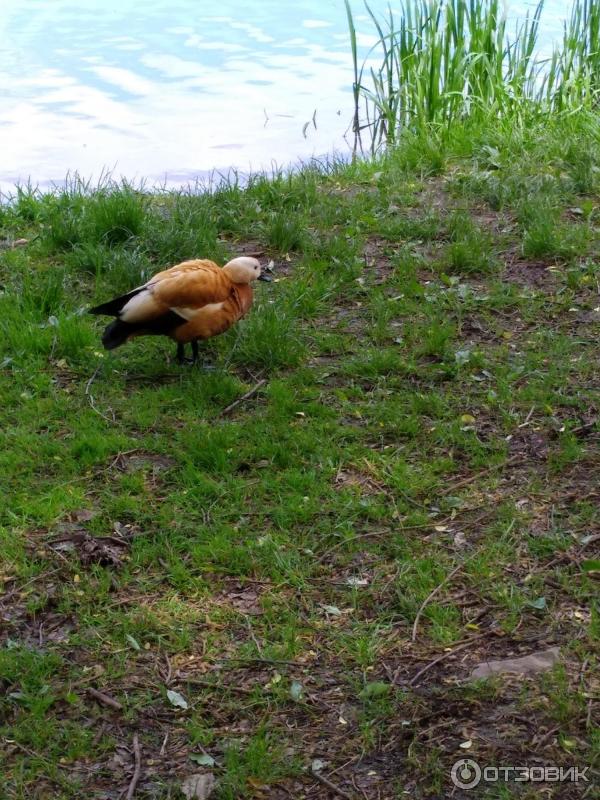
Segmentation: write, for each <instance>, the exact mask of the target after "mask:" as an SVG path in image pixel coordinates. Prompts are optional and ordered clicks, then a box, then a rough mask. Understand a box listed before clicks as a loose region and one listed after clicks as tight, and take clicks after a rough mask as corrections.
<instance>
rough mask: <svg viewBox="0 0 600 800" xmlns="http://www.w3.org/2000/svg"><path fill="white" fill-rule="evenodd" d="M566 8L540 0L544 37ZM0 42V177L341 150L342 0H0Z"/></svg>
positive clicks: (346, 121) (150, 171)
mask: <svg viewBox="0 0 600 800" xmlns="http://www.w3.org/2000/svg"><path fill="white" fill-rule="evenodd" d="M387 4H388V2H387V0H371V3H370V5H371V7H372V8H373V9H374V10H381V11H385V9H386V8H387ZM528 5H529V4H523V3H513V9H512V10H513V11H514V12H515V13H517V14H518V13H520V12H522V11H524V10H525V9H526V8H527V7H528ZM353 6H354V8H355V10H356V12H357V27H358V29H359V32H360V31H362V33H360V34H359V44H360V46H361V48H362V52H363V53H366V52H367V50H368V47H369V46H370V44H371V43H372V42H373V41H374V39H373V37H372V35H371V25H370V23H369V22H368V21H367V19H366V17H365V16H364V14H363V15H361V14H360V13H358V12H359V10H360V2H359V1H358V0H356V2H354V3H353ZM564 14H565V5H564V4H563V3H562V2H560V0H551V2H550V3H549V4H548V5H547V8H546V11H545V14H544V19H545V22H546V24H548V23H550V29H549V31H550V32H549V33H548V35H551V33H552V32H553V30H552V24H553V23H556V22H557V21H558V19H559V18H562V17H563V16H564ZM0 43H1V44H0V88H1V90H2V98H3V99H2V104H1V106H0V186H1V187H3V188H4V189H7V187H12V186H14V185H15V184H16V183H18V182H25V181H27V180H29V179H31V181H32V182H33V183H34V184H38V185H41V186H44V185H48V184H51V183H53V182H61V181H63V180H64V178H65V175H66V174H67V173H68V172H74V171H76V172H78V173H79V174H80V175H82V176H85V177H87V178H92V180H97V179H98V178H99V176H100V175H101V174H102V172H103V171H106V170H109V171H111V172H112V174H113V175H114V176H116V177H118V176H125V177H127V178H129V179H132V180H142V179H143V180H146V181H147V182H149V183H150V184H153V183H166V184H178V183H187V182H189V181H193V180H194V179H195V178H196V177H201V178H202V177H205V176H206V175H207V174H209V173H211V172H212V171H214V170H217V171H226V170H228V169H229V168H230V167H235V168H238V169H240V170H241V171H244V172H247V171H249V170H258V169H264V168H267V169H268V168H269V167H270V166H272V165H273V164H274V163H275V164H277V165H280V166H285V165H288V164H290V163H295V162H297V161H298V160H300V159H304V160H305V159H308V158H310V157H313V156H317V157H320V156H324V155H328V154H331V153H333V152H334V151H337V152H342V153H347V152H348V151H349V146H350V143H351V135H350V134H349V132H348V127H349V125H350V121H351V116H352V95H351V84H352V62H351V57H350V51H349V46H348V33H347V26H346V15H345V10H344V4H343V0H295V2H293V3H283V2H281V0H220V2H218V3H214V2H213V3H208V2H202V0H145V1H144V2H143V3H142V2H140V1H139V0H1V12H0ZM346 134H348V135H347V136H346Z"/></svg>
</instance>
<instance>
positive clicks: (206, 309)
mask: <svg viewBox="0 0 600 800" xmlns="http://www.w3.org/2000/svg"><path fill="white" fill-rule="evenodd" d="M224 305H225V303H224V302H223V303H207V304H206V305H205V306H200V308H185V307H184V306H177V307H173V308H171V311H174V312H175V313H176V314H179V316H180V317H183V318H184V319H187V321H188V322H189V321H190V320H191V319H193V318H194V317H195V316H197V315H198V313H199V312H200V311H201V312H202V313H203V314H213V313H215V312H217V311H220V310H221V309H222V308H223V306H224Z"/></svg>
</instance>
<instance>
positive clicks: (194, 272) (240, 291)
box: [90, 256, 270, 364]
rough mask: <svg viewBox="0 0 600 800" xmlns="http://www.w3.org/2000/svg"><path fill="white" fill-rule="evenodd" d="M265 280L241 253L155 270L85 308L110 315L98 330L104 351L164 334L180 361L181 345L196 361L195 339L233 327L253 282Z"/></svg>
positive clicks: (256, 264) (244, 308)
mask: <svg viewBox="0 0 600 800" xmlns="http://www.w3.org/2000/svg"><path fill="white" fill-rule="evenodd" d="M256 279H258V280H267V281H268V280H270V277H269V276H268V275H267V274H265V273H263V271H262V268H261V265H260V262H259V261H257V260H256V259H255V258H250V257H249V256H241V257H240V258H234V259H233V261H229V262H228V263H227V264H225V266H224V267H219V266H217V264H215V263H214V261H208V260H206V259H197V260H194V261H183V262H182V263H181V264H176V265H175V266H174V267H171V268H170V269H166V270H164V271H163V272H159V273H157V274H156V275H154V277H153V278H151V279H150V280H149V281H148V283H145V284H144V285H143V286H138V287H137V289H133V291H131V292H128V293H127V294H124V295H122V296H121V297H115V298H114V300H109V301H108V303H102V305H99V306H95V307H94V308H91V309H90V314H106V315H107V316H115V317H116V319H115V320H114V322H111V323H110V325H107V327H106V328H105V330H104V334H103V335H102V344H103V345H104V347H105V348H106V349H107V350H113V349H114V348H115V347H119V346H120V345H122V344H124V343H125V342H126V341H128V340H129V339H131V338H133V337H134V336H147V335H150V336H169V337H170V338H171V339H174V340H175V341H176V342H177V360H178V361H179V363H180V364H181V363H183V362H184V360H185V358H184V356H185V345H186V344H187V343H188V342H189V343H191V345H192V356H193V357H192V363H195V362H196V361H197V359H198V340H199V339H210V338H211V337H212V336H218V335H219V334H220V333H224V332H225V331H226V330H228V329H229V328H230V327H231V326H232V325H234V324H235V323H236V322H237V321H238V320H239V319H241V318H242V317H243V316H244V314H246V312H247V311H248V309H249V308H250V306H251V305H252V296H253V293H252V287H251V286H250V284H251V283H252V281H254V280H256Z"/></svg>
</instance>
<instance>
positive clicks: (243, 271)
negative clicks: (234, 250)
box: [223, 256, 271, 283]
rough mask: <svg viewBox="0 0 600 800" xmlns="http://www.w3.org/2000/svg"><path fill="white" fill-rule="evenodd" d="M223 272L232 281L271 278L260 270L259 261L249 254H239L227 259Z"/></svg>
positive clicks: (249, 281)
mask: <svg viewBox="0 0 600 800" xmlns="http://www.w3.org/2000/svg"><path fill="white" fill-rule="evenodd" d="M223 272H225V274H226V275H227V277H228V278H229V279H230V280H231V281H233V283H251V282H252V281H255V280H259V281H270V280H271V278H270V277H269V276H268V275H267V274H266V273H264V272H263V271H262V267H261V265H260V261H258V260H257V259H256V258H250V256H240V257H239V258H234V259H233V260H232V261H229V262H228V263H227V264H225V266H224V267H223Z"/></svg>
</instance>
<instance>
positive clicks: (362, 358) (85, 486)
mask: <svg viewBox="0 0 600 800" xmlns="http://www.w3.org/2000/svg"><path fill="white" fill-rule="evenodd" d="M573 142H576V143H577V146H571V144H570V143H573ZM565 143H569V144H568V146H565ZM599 164H600V139H599V136H598V127H597V119H596V118H595V117H594V116H593V115H590V114H589V113H588V112H586V111H585V109H581V110H580V111H579V112H578V113H577V114H571V115H564V116H561V115H554V116H553V117H552V119H551V120H550V121H548V120H545V119H544V120H539V119H536V115H535V114H534V115H533V117H532V118H531V119H529V120H527V124H523V125H519V124H517V123H510V124H509V123H508V121H506V120H504V121H503V120H501V119H500V120H497V121H495V122H494V123H493V124H492V123H489V122H488V121H486V120H485V119H475V118H473V119H471V120H465V121H464V122H463V123H461V124H455V125H453V126H452V128H451V129H450V130H449V131H448V132H447V134H445V135H444V137H440V136H438V135H437V134H436V133H435V131H429V132H422V133H418V132H413V133H412V134H407V135H406V136H404V137H402V140H401V141H400V142H399V143H398V145H397V147H395V148H393V149H392V150H390V151H389V152H388V153H387V154H386V155H382V156H379V157H377V158H375V159H374V160H373V161H371V162H359V161H357V162H355V163H352V164H341V163H332V164H329V165H324V166H323V167H322V168H317V167H307V168H306V169H304V170H303V171H301V172H300V173H298V174H295V175H283V174H282V175H280V174H275V175H271V176H269V177H268V178H267V177H265V176H255V177H254V178H253V179H252V180H251V181H250V183H249V185H248V186H247V188H246V189H244V190H242V189H241V188H240V187H239V186H238V185H236V183H235V182H232V183H229V184H224V185H221V186H217V187H213V191H211V192H207V193H199V194H194V193H192V192H185V191H184V192H172V193H163V194H156V195H146V194H144V193H142V192H140V191H137V190H136V189H135V188H134V187H131V186H128V185H115V184H112V183H110V182H109V181H105V182H104V183H103V184H102V185H101V186H100V187H98V188H92V187H89V186H85V185H83V184H81V183H80V182H78V181H71V182H69V184H68V185H66V187H65V189H64V191H63V192H62V193H57V194H55V195H43V194H41V193H39V192H36V191H34V190H32V189H31V188H27V187H24V188H22V189H21V190H19V191H18V193H17V195H16V197H15V198H14V199H13V201H12V202H9V203H5V204H4V205H3V206H2V207H1V213H0V220H1V230H0V240H1V243H2V249H1V250H0V284H1V286H2V290H1V294H0V328H1V333H2V335H1V336H0V387H1V391H2V397H3V404H2V407H1V409H0V415H1V424H0V438H1V439H2V448H1V449H0V481H1V487H0V490H1V492H2V496H3V497H5V498H10V501H9V502H6V503H5V504H3V506H2V509H1V510H0V547H1V550H0V552H2V561H1V565H0V580H2V583H3V586H4V589H5V594H4V597H3V599H2V601H0V607H1V608H2V614H3V621H4V632H3V639H2V649H1V650H0V681H1V682H2V687H3V690H4V696H3V699H2V716H1V719H2V722H1V723H0V736H1V737H2V748H0V760H1V761H2V767H1V769H2V774H3V778H4V785H3V788H2V792H3V794H2V798H3V800H4V798H5V797H6V798H7V800H17V798H18V799H19V800H21V799H23V800H24V798H27V800H30V799H31V798H35V800H38V798H39V800H43V799H45V798H53V800H54V799H56V800H74V798H79V797H81V796H83V795H86V796H90V797H98V798H100V797H108V796H112V794H114V793H115V792H117V793H118V792H121V793H123V792H126V790H127V787H128V785H129V783H130V781H131V777H132V774H133V758H132V752H131V746H132V741H133V735H134V734H136V733H137V735H138V736H139V739H140V742H141V746H142V774H141V780H140V783H139V785H138V788H137V790H136V797H140V798H144V797H147V798H150V797H152V798H161V800H162V799H163V798H164V799H165V800H166V798H178V797H183V796H184V795H183V794H182V784H183V781H184V780H185V778H186V777H188V776H189V775H192V774H194V773H198V772H207V771H212V772H213V773H214V775H215V777H216V779H217V787H216V789H215V791H214V793H213V795H212V796H214V797H215V798H217V799H220V800H224V799H225V798H244V797H248V798H249V797H274V798H275V797H280V796H293V797H305V796H311V794H312V796H325V792H326V789H325V787H324V786H323V785H322V784H320V783H318V782H317V781H316V779H315V778H314V777H313V776H312V775H311V767H312V765H313V763H314V761H315V760H318V761H320V762H323V766H322V770H323V774H324V775H327V776H328V777H329V778H330V779H331V780H332V781H333V782H334V783H335V784H337V785H338V786H339V787H340V788H341V789H342V790H343V791H345V792H346V793H347V794H350V795H351V796H356V797H358V796H360V795H361V794H362V796H367V797H380V798H396V797H402V796H404V794H406V793H408V794H410V795H411V796H414V797H417V798H434V797H440V796H446V795H447V794H449V793H450V792H451V790H452V787H451V784H450V780H449V775H450V769H451V766H452V764H453V763H454V762H455V761H456V760H457V759H458V758H460V757H461V756H463V755H464V752H465V750H464V749H461V747H460V745H461V744H462V743H463V742H465V741H466V740H470V741H471V743H472V744H471V746H470V748H469V750H468V751H467V752H468V754H469V755H470V756H472V757H474V758H476V759H477V760H478V761H479V762H480V763H481V764H482V765H483V764H486V765H501V764H512V763H519V764H520V763H526V764H533V763H534V759H542V760H543V761H544V763H548V764H557V765H564V766H568V765H574V764H577V765H579V766H581V767H583V766H585V765H586V764H591V765H592V767H593V770H594V771H595V772H593V773H592V774H593V775H595V776H597V770H598V757H599V754H600V749H599V743H600V733H599V731H598V728H597V725H596V723H595V719H596V716H597V714H596V712H597V703H598V693H597V692H598V687H597V677H596V676H597V672H598V634H599V624H598V620H599V618H600V617H599V614H600V609H599V608H598V601H597V573H596V572H594V570H593V568H592V569H589V568H588V567H589V562H590V561H591V562H593V560H594V559H597V558H598V542H597V540H596V538H595V537H596V536H597V533H598V522H597V513H596V506H597V495H596V493H597V490H596V483H595V480H594V474H595V470H596V468H597V466H598V435H599V428H598V388H599V387H598V368H597V365H598V357H599V347H598V338H597V322H598V303H599V300H598V280H599V278H600V271H599V264H598V260H597V255H596V254H597V251H598V227H597V224H598V214H597V209H598V207H599V203H600V200H599V198H600V188H599V186H598V182H597V178H596V176H597V172H598V169H597V168H598V165H599ZM22 239H25V240H27V242H26V243H23V242H21V244H17V242H18V241H19V240H22ZM241 252H254V253H257V252H258V253H260V254H261V258H262V259H263V261H269V260H272V261H273V262H274V266H273V269H274V275H275V278H276V280H275V282H273V283H272V284H269V285H266V286H265V285H260V286H259V287H257V292H256V302H255V305H254V308H253V309H252V311H251V313H250V314H249V316H248V317H247V319H246V320H244V321H243V322H242V323H240V325H238V326H237V328H236V329H234V330H232V331H230V332H228V333H227V334H225V335H224V336H222V337H219V338H218V339H215V340H213V341H212V342H209V343H207V344H206V345H205V358H206V360H207V361H210V362H212V364H213V366H214V369H213V370H211V371H208V370H203V369H191V368H190V369H186V368H181V367H178V366H176V365H175V364H174V363H173V355H174V354H173V352H172V351H173V348H172V345H171V343H170V342H167V341H155V340H150V339H148V340H141V339H140V340H136V341H134V342H132V343H130V344H128V345H127V346H125V347H124V348H122V349H120V350H117V351H115V352H114V353H105V352H104V351H102V350H101V348H100V344H99V335H100V330H101V324H100V323H99V322H98V321H97V320H95V319H94V318H93V317H91V316H88V315H86V314H85V313H84V312H85V309H86V308H87V307H89V306H91V305H92V304H94V303H96V302H100V301H101V300H103V299H106V298H107V297H109V296H111V294H113V293H114V292H116V291H120V290H123V289H126V288H128V287H130V286H134V285H138V284H139V283H140V281H142V280H144V279H145V278H146V277H147V276H149V275H150V274H152V273H153V272H154V271H156V270H158V269H160V268H162V267H164V266H166V265H168V264H170V263H173V262H174V261H176V260H178V259H181V258H186V257H189V256H193V255H196V256H197V255H203V256H210V257H214V258H216V259H218V260H220V261H223V260H224V259H226V258H228V257H230V256H233V255H236V254H239V253H241ZM259 380H265V381H266V382H265V384H264V385H262V386H261V387H260V388H259V390H258V391H257V392H256V393H255V394H254V395H253V396H252V397H250V398H249V399H248V400H246V401H244V402H242V403H240V404H239V405H238V406H237V407H236V408H235V409H234V410H233V411H232V412H231V413H230V414H227V415H223V414H222V412H223V410H224V409H225V408H226V407H227V406H228V405H229V404H231V403H232V402H233V401H235V400H236V399H240V398H241V397H242V395H244V394H245V393H246V392H247V391H249V390H250V389H251V388H252V387H254V386H255V385H256V384H257V383H258V381H259ZM461 564H462V567H461V569H460V570H459V571H457V572H454V573H453V574H452V577H450V576H451V573H452V572H453V570H455V569H456V567H457V566H458V565H461ZM586 564H587V565H588V566H585V565H586ZM592 567H593V563H592ZM436 589H437V591H435V590H436ZM434 592H435V593H434ZM417 618H418V619H417ZM415 620H417V626H416V632H415V635H414V640H413V626H414V625H415ZM554 645H556V646H559V647H560V648H561V654H562V657H561V663H560V664H559V665H558V666H557V667H556V668H555V670H553V671H551V672H549V673H546V674H544V675H542V676H531V677H528V678H524V679H521V678H519V679H513V678H507V677H503V678H495V679H494V680H488V681H483V682H478V683H477V684H471V683H469V682H468V681H466V678H467V677H468V675H469V673H470V670H471V669H472V668H473V667H474V666H475V665H476V664H477V663H479V662H481V661H483V660H486V659H493V658H504V657H509V656H511V657H513V656H515V655H525V654H528V653H531V652H534V651H537V650H543V649H546V648H547V647H549V646H554ZM455 648H462V649H458V650H457V651H456V653H454V652H453V651H454V649H455ZM438 658H442V660H441V661H439V662H437V661H436V659H438ZM421 670H425V671H424V672H422V674H421V675H420V676H419V673H420V672H421ZM90 689H95V690H97V691H100V692H104V693H105V694H107V695H109V696H110V697H112V698H113V699H114V700H116V701H117V702H118V703H119V704H120V706H121V707H120V708H113V707H111V706H106V705H103V704H102V703H101V702H100V703H99V702H98V701H97V699H95V697H94V695H93V694H91V693H90V691H89V690H90ZM167 690H170V691H175V692H178V693H179V694H180V695H181V697H182V698H183V699H184V705H186V707H185V708H182V707H178V706H175V705H173V704H172V703H171V702H170V701H169V697H168V694H167ZM536 737H537V738H536ZM515 759H517V760H516V762H515ZM535 763H538V761H537V760H536V761H535ZM546 788H547V789H548V793H549V796H554V797H556V798H558V797H560V798H569V797H576V796H580V793H581V792H580V790H581V787H579V788H576V787H575V786H571V785H568V784H563V785H561V786H558V787H557V786H550V785H548V787H546ZM486 791H487V792H488V794H487V795H484V794H481V795H479V796H489V797H526V796H528V795H527V794H526V793H519V791H517V788H515V785H511V784H507V785H502V786H499V787H493V786H489V787H487V789H486ZM578 792H579V794H578ZM529 796H532V795H529ZM588 796H590V795H588Z"/></svg>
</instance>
